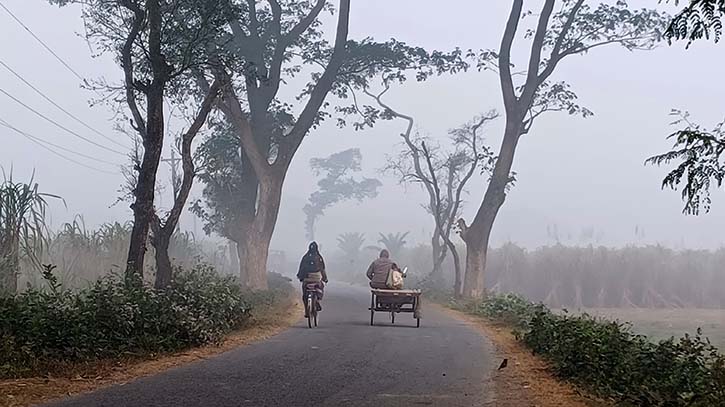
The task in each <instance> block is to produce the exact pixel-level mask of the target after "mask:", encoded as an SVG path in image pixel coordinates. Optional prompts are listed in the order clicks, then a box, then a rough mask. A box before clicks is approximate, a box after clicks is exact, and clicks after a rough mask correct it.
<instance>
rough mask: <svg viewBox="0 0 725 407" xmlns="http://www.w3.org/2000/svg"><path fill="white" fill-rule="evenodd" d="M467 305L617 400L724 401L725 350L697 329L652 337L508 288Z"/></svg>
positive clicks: (560, 370) (568, 374) (562, 370)
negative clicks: (509, 291)
mask: <svg viewBox="0 0 725 407" xmlns="http://www.w3.org/2000/svg"><path fill="white" fill-rule="evenodd" d="M467 311H468V312H471V313H474V314H478V315H482V316H486V317H488V318H491V319H493V320H495V321H499V322H503V323H507V324H511V325H512V326H513V327H515V328H517V329H520V330H521V331H520V332H521V333H520V338H521V339H522V341H523V343H524V344H525V345H526V346H528V347H529V348H531V349H532V351H533V352H534V353H535V354H539V355H541V356H543V357H544V358H545V359H547V360H548V361H549V362H550V363H551V367H552V369H553V370H554V371H555V372H556V374H557V375H558V376H559V377H561V378H563V379H566V380H571V381H573V382H575V383H577V384H579V385H581V386H583V387H585V388H587V389H588V390H590V391H592V392H593V393H595V394H596V395H598V396H601V397H605V398H610V399H613V400H616V401H617V402H618V403H620V404H622V405H631V406H722V405H725V399H724V398H723V397H724V396H725V357H723V355H721V354H720V353H718V351H717V350H716V349H715V348H714V347H713V346H712V345H711V344H710V342H709V341H708V340H707V339H706V338H703V337H702V336H701V333H700V332H699V330H698V332H697V334H696V335H694V336H689V335H685V337H684V338H681V339H679V340H675V339H674V338H670V339H669V340H665V341H661V342H659V343H653V342H651V341H649V340H648V339H647V337H645V336H642V335H635V334H633V333H632V331H631V330H630V327H629V325H628V324H624V323H621V322H618V321H610V320H606V319H600V318H595V317H592V316H589V315H580V316H571V315H568V314H566V313H564V314H555V313H553V312H551V311H550V310H549V309H548V308H546V307H544V306H543V305H540V304H534V303H530V302H528V301H526V300H525V299H523V298H522V297H519V296H516V295H511V294H507V295H502V296H491V297H488V298H486V299H484V300H483V301H481V302H479V303H477V304H470V305H468V307H467Z"/></svg>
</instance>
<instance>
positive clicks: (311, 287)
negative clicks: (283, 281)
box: [304, 283, 320, 328]
mask: <svg viewBox="0 0 725 407" xmlns="http://www.w3.org/2000/svg"><path fill="white" fill-rule="evenodd" d="M319 289H320V288H319V285H318V283H307V284H305V295H304V298H305V315H306V316H307V326H308V327H309V328H312V326H313V325H314V326H315V327H317V314H318V311H317V308H318V302H319V301H320V299H319Z"/></svg>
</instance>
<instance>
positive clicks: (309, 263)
mask: <svg viewBox="0 0 725 407" xmlns="http://www.w3.org/2000/svg"><path fill="white" fill-rule="evenodd" d="M311 273H320V274H321V275H322V280H323V281H327V272H326V271H325V260H324V259H323V258H322V255H320V254H319V253H307V254H305V255H304V256H303V257H302V260H301V261H300V268H299V270H298V271H297V279H298V280H300V281H302V280H304V279H305V278H307V276H308V275H309V274H311Z"/></svg>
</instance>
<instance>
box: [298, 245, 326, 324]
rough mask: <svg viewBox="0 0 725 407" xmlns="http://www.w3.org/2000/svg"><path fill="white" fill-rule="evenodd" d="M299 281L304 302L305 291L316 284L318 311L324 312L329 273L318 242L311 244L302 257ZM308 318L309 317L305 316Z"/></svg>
mask: <svg viewBox="0 0 725 407" xmlns="http://www.w3.org/2000/svg"><path fill="white" fill-rule="evenodd" d="M297 279H298V280H300V282H301V283H302V302H303V303H304V301H305V300H306V299H305V290H306V288H307V285H308V284H316V286H317V292H318V298H317V299H318V300H319V301H317V311H322V305H320V301H321V300H322V295H323V294H324V290H325V283H327V272H326V271H325V260H324V259H323V258H322V255H321V254H320V249H319V247H318V246H317V243H316V242H312V243H310V246H309V248H308V250H307V253H305V255H304V256H302V261H300V269H299V271H298V272H297ZM305 317H307V315H305Z"/></svg>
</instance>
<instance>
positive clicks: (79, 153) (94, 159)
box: [0, 118, 119, 167]
mask: <svg viewBox="0 0 725 407" xmlns="http://www.w3.org/2000/svg"><path fill="white" fill-rule="evenodd" d="M0 125H3V126H5V127H7V128H8V129H10V130H13V131H14V132H16V133H18V134H20V135H21V136H24V137H26V138H29V139H33V140H35V141H37V142H39V143H43V144H46V145H49V146H51V147H55V148H57V149H59V150H61V151H65V152H66V153H70V154H75V155H77V156H79V157H83V158H85V159H88V160H91V161H95V162H98V163H101V164H108V165H112V166H114V167H117V166H119V164H116V163H112V162H110V161H106V160H103V159H100V158H96V157H93V156H90V155H88V154H83V153H81V152H78V151H74V150H72V149H70V148H67V147H63V146H61V145H59V144H55V143H52V142H50V141H48V140H44V139H42V138H40V137H36V136H33V135H32V134H30V133H27V132H25V131H22V130H20V129H18V128H17V127H15V126H13V125H12V124H10V123H8V122H7V120H4V119H2V118H0Z"/></svg>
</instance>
